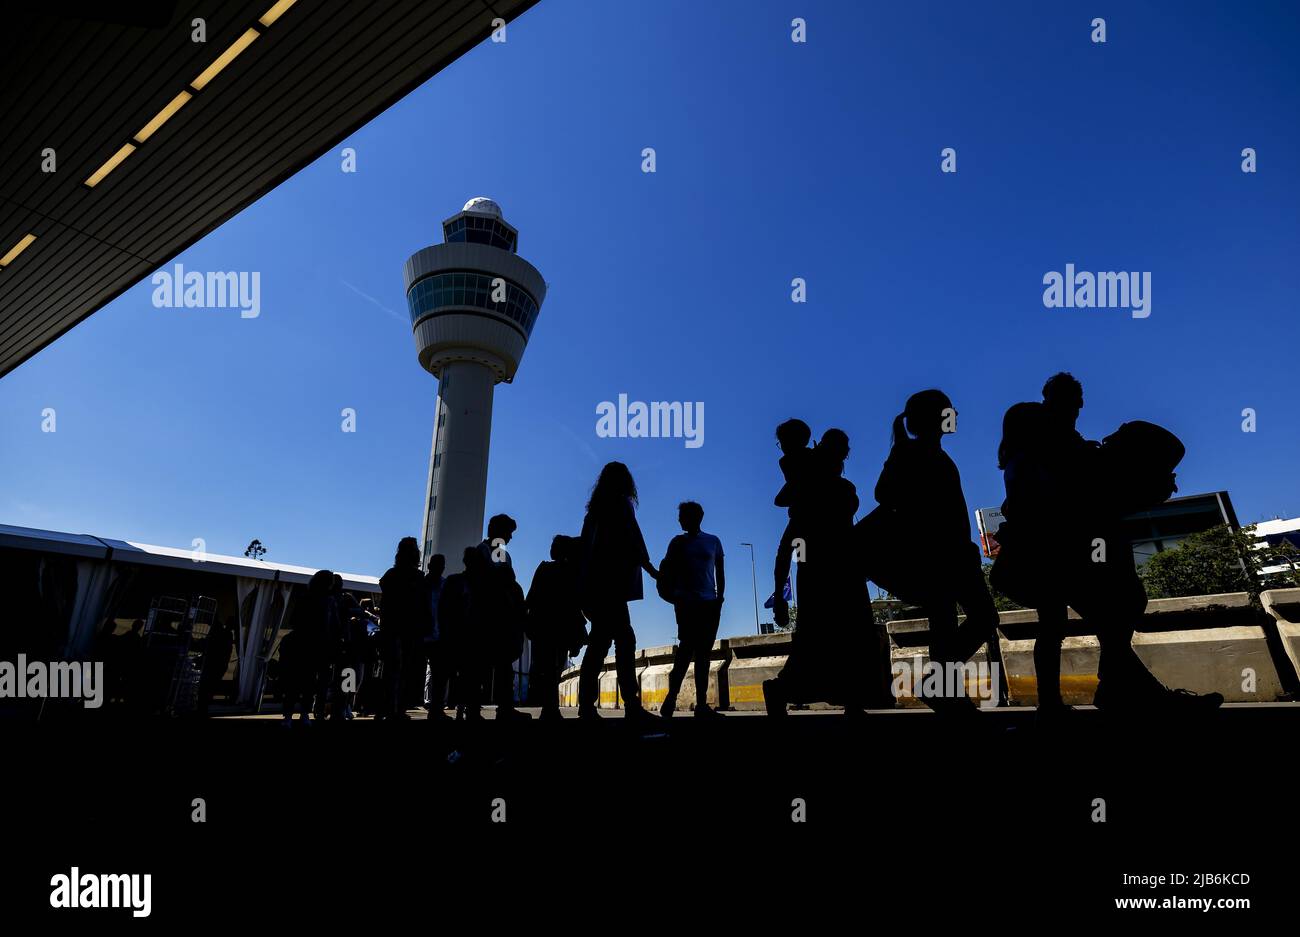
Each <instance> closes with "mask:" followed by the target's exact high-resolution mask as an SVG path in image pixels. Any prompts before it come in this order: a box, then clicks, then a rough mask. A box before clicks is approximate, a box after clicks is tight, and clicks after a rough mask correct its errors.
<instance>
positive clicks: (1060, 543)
mask: <svg viewBox="0 0 1300 937" xmlns="http://www.w3.org/2000/svg"><path fill="white" fill-rule="evenodd" d="M1054 420H1055V418H1054V416H1053V414H1052V413H1051V412H1050V411H1049V409H1048V407H1047V406H1046V405H1045V404H1042V403H1018V404H1015V405H1014V406H1012V407H1011V408H1010V409H1009V410H1008V411H1007V413H1006V416H1005V417H1004V419H1003V432H1002V442H1001V444H1000V445H999V447H998V466H999V468H1001V469H1002V470H1003V480H1004V483H1005V485H1006V492H1007V497H1006V500H1005V501H1004V502H1003V505H1002V513H1003V516H1004V517H1005V518H1006V520H1005V522H1004V523H1003V525H1002V528H1001V529H1000V530H999V531H998V542H999V544H1000V548H999V551H998V556H997V559H996V560H995V561H994V564H993V569H992V571H991V573H990V581H991V583H992V585H993V587H994V588H995V589H997V590H998V591H999V592H1002V593H1003V594H1004V595H1007V596H1009V597H1010V598H1011V599H1013V600H1014V601H1016V602H1018V603H1020V604H1022V605H1025V606H1028V607H1030V608H1038V609H1049V610H1052V609H1060V610H1062V611H1063V610H1064V608H1065V607H1067V606H1068V607H1069V608H1073V609H1074V610H1075V611H1076V612H1078V613H1079V615H1080V617H1081V618H1082V619H1083V620H1084V622H1085V623H1086V624H1087V625H1088V626H1089V629H1090V630H1092V631H1093V632H1094V633H1095V634H1096V635H1097V640H1098V643H1099V644H1100V646H1101V653H1100V659H1099V661H1098V666H1097V676H1098V686H1097V691H1096V695H1095V698H1094V705H1096V706H1097V707H1098V708H1099V709H1108V710H1118V711H1131V710H1151V709H1162V710H1177V711H1200V710H1211V709H1215V708H1217V707H1218V706H1220V705H1222V703H1223V696H1222V695H1221V694H1218V693H1208V694H1204V695H1199V694H1196V693H1192V692H1190V691H1188V690H1182V689H1174V690H1171V689H1169V688H1167V687H1165V686H1164V685H1163V684H1161V683H1160V681H1159V680H1157V679H1156V677H1155V675H1153V674H1152V673H1151V671H1149V670H1148V669H1147V668H1146V665H1145V664H1143V663H1142V660H1141V659H1140V658H1139V657H1138V656H1137V653H1136V652H1135V651H1134V650H1133V633H1134V630H1135V626H1136V625H1137V623H1138V622H1139V621H1140V620H1141V617H1142V614H1143V612H1144V611H1145V609H1146V604H1147V597H1146V590H1145V589H1144V588H1143V585H1142V581H1141V579H1140V578H1139V577H1138V574H1137V570H1136V567H1135V565H1134V561H1133V551H1132V548H1131V546H1130V544H1129V541H1128V539H1127V538H1126V537H1125V536H1124V533H1123V527H1122V523H1121V521H1122V518H1123V517H1124V515H1125V514H1128V513H1130V512H1131V511H1133V510H1137V509H1140V508H1142V507H1154V506H1155V505H1158V504H1160V503H1161V502H1163V501H1164V500H1165V499H1167V498H1168V497H1169V496H1170V495H1171V494H1173V492H1174V491H1176V490H1177V486H1176V485H1175V483H1174V475H1173V471H1174V468H1175V466H1176V465H1177V464H1178V462H1179V460H1181V458H1182V444H1181V443H1180V442H1178V440H1177V438H1176V437H1175V436H1174V435H1173V434H1172V433H1170V432H1168V431H1167V430H1165V429H1163V428H1161V427H1158V426H1155V425H1153V424H1150V423H1126V424H1124V425H1123V426H1121V427H1120V429H1119V430H1118V431H1117V432H1116V433H1114V434H1112V435H1111V436H1108V437H1106V439H1104V440H1102V442H1101V444H1100V445H1095V446H1094V445H1091V444H1087V443H1086V441H1085V440H1083V439H1082V437H1081V436H1078V434H1077V433H1076V434H1074V435H1075V436H1077V439H1075V438H1072V436H1071V435H1070V434H1069V433H1065V432H1062V430H1061V424H1060V423H1057V422H1054ZM1053 617H1055V618H1056V619H1057V620H1056V621H1051V620H1049V621H1048V622H1046V623H1045V624H1046V626H1047V627H1043V624H1044V623H1040V635H1039V639H1038V642H1036V645H1035V650H1034V660H1035V663H1036V669H1037V663H1038V661H1039V660H1041V659H1043V658H1044V657H1046V656H1047V655H1048V654H1051V655H1054V656H1055V657H1056V658H1057V659H1058V660H1059V654H1060V647H1061V635H1062V634H1063V630H1064V627H1063V626H1064V620H1063V619H1064V615H1063V614H1060V613H1054V615H1053ZM1040 643H1041V645H1042V646H1041V647H1040V646H1039V645H1040ZM1059 673H1060V669H1059V663H1058V662H1056V661H1053V662H1052V666H1044V667H1042V670H1041V672H1039V673H1038V679H1039V681H1040V685H1039V693H1040V700H1048V701H1052V702H1049V703H1048V707H1049V711H1050V709H1051V708H1056V709H1060V708H1061V707H1062V704H1059V703H1055V700H1059V698H1060V689H1059ZM1053 683H1054V684H1055V685H1053Z"/></svg>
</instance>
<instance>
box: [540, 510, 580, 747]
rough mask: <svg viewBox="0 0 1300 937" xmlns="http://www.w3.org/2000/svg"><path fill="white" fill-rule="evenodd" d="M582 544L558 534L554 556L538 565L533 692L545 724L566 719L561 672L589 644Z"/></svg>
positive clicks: (553, 543) (552, 553) (555, 538)
mask: <svg viewBox="0 0 1300 937" xmlns="http://www.w3.org/2000/svg"><path fill="white" fill-rule="evenodd" d="M581 558H582V541H581V540H579V539H578V538H577V537H566V536H564V535H563V534H556V535H555V537H554V539H552V540H551V558H550V559H549V560H543V561H542V562H541V563H538V564H537V571H536V572H534V573H533V581H532V583H531V584H530V585H529V587H528V597H527V604H528V627H527V636H528V640H530V641H531V642H532V661H533V669H532V675H531V680H532V689H533V692H534V695H535V696H536V697H537V698H540V699H541V701H542V713H541V721H542V722H551V721H554V720H556V719H560V718H562V716H561V713H560V672H561V671H562V670H563V669H564V664H565V661H567V660H568V659H569V657H570V656H571V655H576V654H577V653H578V649H579V648H581V647H582V646H583V645H584V644H586V643H587V627H586V626H587V619H586V618H585V617H583V614H582V596H581V594H580V593H579V591H578V564H579V563H580V562H581Z"/></svg>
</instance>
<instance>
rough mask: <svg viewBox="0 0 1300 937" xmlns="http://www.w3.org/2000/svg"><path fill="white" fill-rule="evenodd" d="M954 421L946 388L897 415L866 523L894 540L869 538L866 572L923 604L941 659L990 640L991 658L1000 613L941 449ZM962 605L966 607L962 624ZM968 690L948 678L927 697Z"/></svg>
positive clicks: (915, 399)
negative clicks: (873, 507)
mask: <svg viewBox="0 0 1300 937" xmlns="http://www.w3.org/2000/svg"><path fill="white" fill-rule="evenodd" d="M956 429H957V411H956V410H954V409H953V406H952V401H951V400H949V399H948V396H947V395H946V394H944V393H943V391H940V390H923V391H920V392H919V393H915V394H913V395H912V396H911V397H909V398H908V400H907V405H906V406H905V407H904V409H903V412H902V413H900V414H899V415H898V416H897V417H895V418H894V425H893V445H892V447H891V448H890V452H889V458H888V459H887V460H886V461H885V467H884V468H883V469H882V470H881V472H880V479H879V481H877V482H876V500H877V501H878V502H880V507H879V508H877V509H876V511H873V512H872V515H873V517H874V519H873V520H872V522H871V524H869V525H868V526H869V528H871V529H874V530H875V531H876V532H877V534H876V535H877V538H879V537H880V536H881V535H882V534H884V533H885V532H889V538H888V539H889V541H890V542H884V543H881V542H877V543H869V544H867V550H866V552H867V554H868V555H869V556H871V557H872V561H871V562H870V563H869V564H868V565H869V568H868V576H869V577H870V578H872V579H873V581H875V582H876V584H877V585H880V586H881V587H882V588H884V589H886V590H888V591H890V592H893V593H894V594H895V595H897V596H898V597H900V598H902V599H904V600H905V601H908V602H911V603H914V604H916V605H918V606H920V607H921V608H922V609H923V610H924V612H925V614H926V617H927V618H929V620H930V659H931V660H932V661H934V662H935V663H936V664H964V663H965V662H966V661H968V660H969V659H970V658H971V657H972V656H973V655H974V654H975V652H976V651H978V650H979V649H980V647H981V646H982V645H984V644H985V643H986V642H987V643H988V644H989V650H990V661H997V660H999V659H1000V655H999V654H998V647H997V624H998V614H997V610H996V609H995V608H994V606H993V599H992V598H991V597H990V596H989V592H988V588H987V587H986V586H985V584H984V573H983V570H982V568H981V566H982V561H981V559H980V551H979V547H977V546H976V545H975V544H974V543H972V542H971V538H970V516H969V514H968V513H967V510H966V498H965V496H964V495H963V494H962V490H961V475H960V474H959V473H958V471H957V466H956V465H955V464H954V463H953V461H952V459H950V458H949V457H948V454H947V453H946V452H944V451H943V445H942V443H943V437H944V435H945V434H946V433H952V432H955V431H956ZM882 580H883V581H882ZM957 606H961V609H962V611H963V612H964V613H965V615H966V620H965V621H964V622H963V623H962V625H961V626H960V627H958V625H957ZM946 672H947V668H945V673H946ZM988 689H989V691H990V692H995V693H1000V690H999V688H997V687H990V688H988ZM964 694H965V688H964V687H960V688H959V687H951V686H947V685H946V684H945V688H944V693H943V695H942V696H941V697H939V698H933V697H931V698H925V699H924V702H925V703H926V704H927V705H929V706H930V707H931V708H932V709H938V708H940V707H946V708H953V707H956V706H962V707H964V708H967V709H969V708H972V707H970V703H969V700H968V699H966V700H965V702H963V699H965V696H964ZM917 695H918V697H919V696H920V695H921V694H920V693H919V692H917Z"/></svg>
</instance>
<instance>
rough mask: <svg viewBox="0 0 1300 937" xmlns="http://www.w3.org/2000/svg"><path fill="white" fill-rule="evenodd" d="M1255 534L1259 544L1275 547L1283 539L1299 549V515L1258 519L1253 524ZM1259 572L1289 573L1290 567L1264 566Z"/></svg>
mask: <svg viewBox="0 0 1300 937" xmlns="http://www.w3.org/2000/svg"><path fill="white" fill-rule="evenodd" d="M1255 536H1256V537H1258V538H1259V543H1260V546H1264V545H1265V544H1267V545H1268V546H1271V547H1276V546H1280V545H1281V544H1282V543H1283V542H1284V541H1285V542H1286V543H1289V544H1290V545H1291V547H1292V548H1293V549H1295V550H1297V551H1300V517H1292V518H1285V519H1284V518H1276V519H1274V520H1271V521H1260V522H1259V523H1257V524H1256V525H1255ZM1259 572H1260V575H1262V576H1276V575H1278V574H1280V573H1290V572H1291V567H1289V566H1283V565H1277V566H1265V567H1262V568H1261V569H1260V571H1259Z"/></svg>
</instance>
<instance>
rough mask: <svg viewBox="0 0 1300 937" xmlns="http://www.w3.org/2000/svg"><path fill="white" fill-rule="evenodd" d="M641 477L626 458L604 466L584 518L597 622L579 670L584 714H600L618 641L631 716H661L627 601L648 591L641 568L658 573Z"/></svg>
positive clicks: (586, 593)
mask: <svg viewBox="0 0 1300 937" xmlns="http://www.w3.org/2000/svg"><path fill="white" fill-rule="evenodd" d="M636 506H637V495H636V482H635V481H633V480H632V473H631V472H629V471H628V468H627V466H626V465H624V464H623V463H622V462H610V463H609V464H607V465H606V466H605V467H604V468H603V469H601V471H600V476H599V477H598V478H597V479H596V484H595V486H594V487H593V488H592V491H591V499H590V500H589V501H588V502H587V514H586V517H585V518H584V519H583V522H582V546H583V564H582V604H583V613H584V614H585V615H586V616H587V620H588V621H590V622H591V636H590V637H589V638H588V640H587V650H586V652H585V653H584V654H583V655H582V668H581V671H580V673H579V676H578V715H579V717H580V718H583V719H596V718H599V715H598V714H597V712H596V700H597V698H598V694H599V691H600V687H599V679H600V668H601V664H602V662H603V661H604V659H605V655H606V654H607V653H608V652H609V647H610V644H611V643H612V644H613V645H614V659H615V668H616V670H617V671H618V687H619V691H620V693H621V694H622V697H623V706H624V709H625V718H627V719H631V720H645V719H651V718H655V717H653V716H651V714H650V713H647V712H646V711H645V709H644V708H643V707H642V706H641V688H640V685H639V684H638V683H637V678H636V659H635V658H636V634H635V632H633V630H632V618H631V615H630V613H629V611H628V607H627V603H628V602H634V601H638V600H640V599H641V598H643V597H644V594H643V592H642V588H641V571H642V570H645V571H646V572H647V573H649V574H650V576H651V578H655V579H657V578H658V576H659V572H658V570H656V569H655V568H654V566H652V565H651V564H650V555H649V553H648V552H647V551H646V546H645V538H644V537H643V536H642V535H641V527H640V525H639V524H637V522H636Z"/></svg>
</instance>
